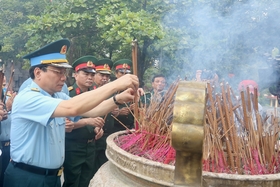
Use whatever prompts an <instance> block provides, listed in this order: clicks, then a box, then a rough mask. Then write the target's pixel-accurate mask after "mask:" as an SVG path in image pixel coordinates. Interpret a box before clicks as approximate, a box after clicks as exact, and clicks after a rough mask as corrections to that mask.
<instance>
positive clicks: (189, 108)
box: [171, 81, 206, 187]
mask: <svg viewBox="0 0 280 187" xmlns="http://www.w3.org/2000/svg"><path fill="white" fill-rule="evenodd" d="M205 106H206V83H205V82H194V81H181V82H180V83H179V87H178V90H177V92H176V97H175V104H174V113H173V114H174V119H173V123H172V133H171V135H172V146H173V147H174V148H175V149H176V163H175V174H174V187H179V186H189V187H200V186H201V176H202V147H203V139H204V121H205V120H204V118H205Z"/></svg>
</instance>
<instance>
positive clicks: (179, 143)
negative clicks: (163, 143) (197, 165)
mask: <svg viewBox="0 0 280 187" xmlns="http://www.w3.org/2000/svg"><path fill="white" fill-rule="evenodd" d="M172 131H173V132H172V146H173V147H174V148H175V149H176V150H177V151H185V152H193V153H201V150H202V146H203V136H204V131H203V127H202V126H198V125H190V124H182V123H173V128H172Z"/></svg>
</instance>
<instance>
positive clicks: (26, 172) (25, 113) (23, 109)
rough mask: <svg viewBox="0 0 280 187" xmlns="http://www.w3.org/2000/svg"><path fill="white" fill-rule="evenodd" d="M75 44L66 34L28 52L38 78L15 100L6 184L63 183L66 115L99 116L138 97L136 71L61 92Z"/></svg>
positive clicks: (51, 186)
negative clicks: (70, 49)
mask: <svg viewBox="0 0 280 187" xmlns="http://www.w3.org/2000/svg"><path fill="white" fill-rule="evenodd" d="M69 46H70V41H69V40H68V39H61V40H58V41H56V42H53V43H51V44H48V45H46V46H44V47H43V48H41V49H38V50H36V51H35V52H33V53H31V54H28V55H26V56H24V58H25V59H29V60H30V64H31V68H30V70H29V72H30V77H31V78H32V79H33V81H32V83H31V85H30V87H26V88H25V89H24V90H22V91H21V92H20V93H18V95H17V96H16V97H15V100H14V103H13V110H12V124H11V147H10V149H11V162H10V163H9V165H8V167H7V169H6V171H5V177H4V186H7V187H8V186H9V187H15V186H16V187H26V186H32V187H33V186H36V187H60V186H61V183H60V175H61V173H62V170H61V166H62V164H63V162H64V154H65V150H64V147H65V117H67V118H68V119H69V120H71V121H74V122H76V121H78V119H80V117H74V116H78V115H82V116H85V117H98V116H101V115H104V114H106V113H108V112H109V111H111V110H113V109H114V108H115V107H116V106H117V104H118V103H124V102H129V101H131V100H133V99H134V93H136V92H134V90H137V89H138V85H139V81H138V78H137V77H136V76H133V75H127V76H125V77H123V78H121V79H119V80H116V81H114V82H112V83H109V84H107V85H104V86H103V87H101V88H100V89H97V90H93V91H89V92H85V93H83V94H80V95H78V96H75V97H73V98H70V97H69V96H67V95H66V94H65V93H62V92H60V91H61V89H62V87H63V85H64V82H65V80H66V74H67V71H66V70H67V68H71V66H70V65H69V64H68V61H67V59H66V52H67V49H68V47H69ZM126 88H128V89H126ZM125 89H126V91H124V92H122V93H120V94H118V95H116V96H114V97H113V98H109V99H107V98H108V97H109V96H111V95H112V94H113V93H115V92H117V91H119V90H125ZM105 99H106V100H105ZM82 138H83V137H81V139H82Z"/></svg>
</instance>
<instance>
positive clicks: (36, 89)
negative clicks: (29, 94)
mask: <svg viewBox="0 0 280 187" xmlns="http://www.w3.org/2000/svg"><path fill="white" fill-rule="evenodd" d="M31 90H32V91H35V92H40V90H39V89H38V88H31Z"/></svg>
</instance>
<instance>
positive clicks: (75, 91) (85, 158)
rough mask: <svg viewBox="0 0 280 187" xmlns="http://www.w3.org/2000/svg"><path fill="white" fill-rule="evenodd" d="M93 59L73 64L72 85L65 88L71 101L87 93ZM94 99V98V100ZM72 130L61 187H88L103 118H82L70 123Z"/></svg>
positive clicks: (67, 138)
mask: <svg viewBox="0 0 280 187" xmlns="http://www.w3.org/2000/svg"><path fill="white" fill-rule="evenodd" d="M96 62H97V59H96V58H95V57H94V56H83V57H81V58H79V59H77V60H76V61H75V62H74V63H73V65H72V66H73V68H74V70H75V74H74V76H75V80H76V81H75V83H74V84H73V85H72V86H70V87H69V88H68V90H69V95H70V97H74V96H76V95H79V94H82V93H84V92H87V91H90V90H92V88H93V78H94V75H95V63H96ZM93 99H94V98H93ZM69 123H72V124H73V126H74V127H73V130H72V132H71V130H68V132H67V129H66V132H67V133H66V136H65V161H64V164H63V165H64V183H63V187H70V186H71V187H87V186H88V185H89V182H90V180H91V178H92V177H93V174H92V171H93V168H94V163H93V162H92V161H93V159H94V150H95V141H96V140H97V139H98V138H100V137H101V136H102V135H103V130H102V127H103V125H104V120H103V118H100V117H97V118H82V119H80V120H79V121H78V122H76V123H73V122H70V121H68V120H66V124H68V125H69ZM81 137H83V138H81Z"/></svg>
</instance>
